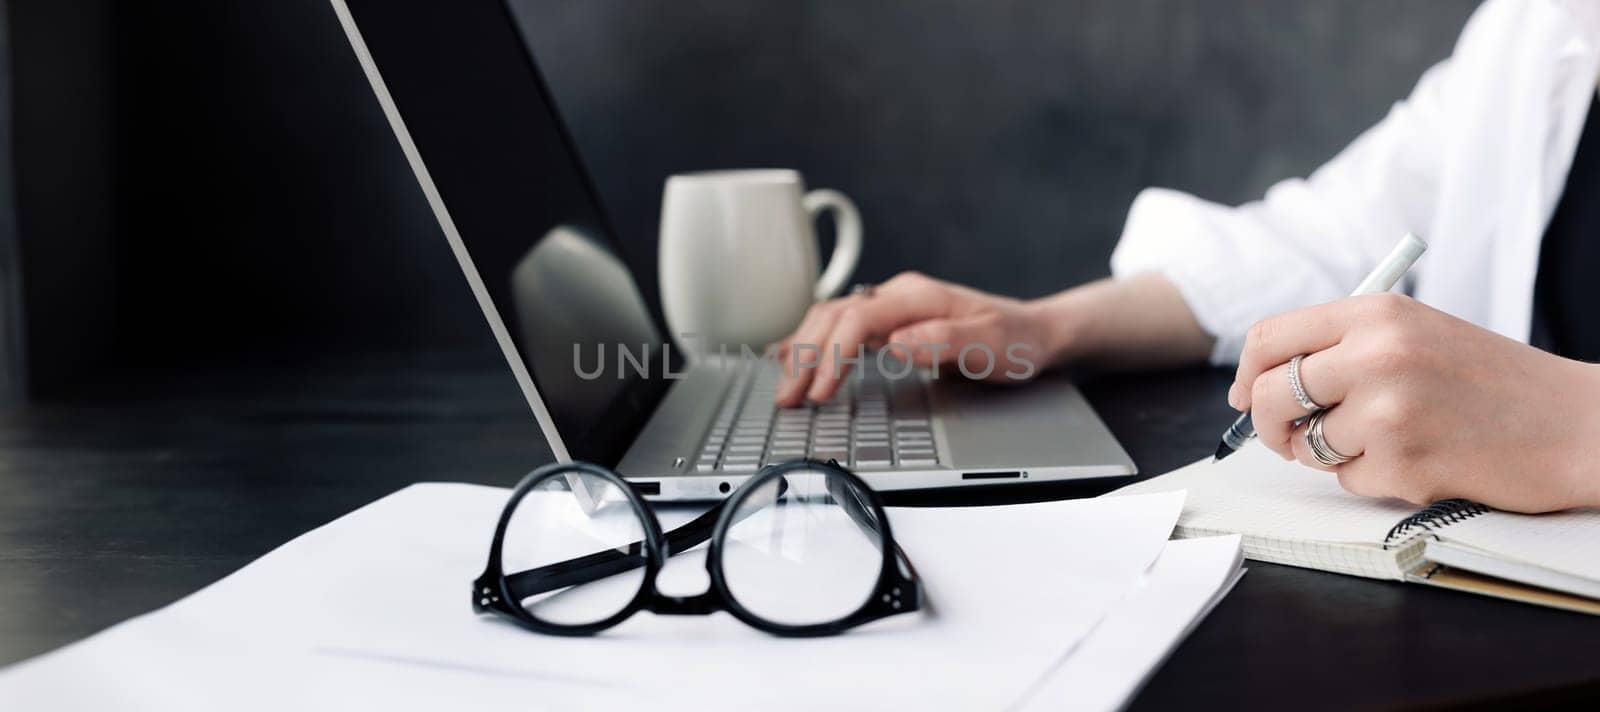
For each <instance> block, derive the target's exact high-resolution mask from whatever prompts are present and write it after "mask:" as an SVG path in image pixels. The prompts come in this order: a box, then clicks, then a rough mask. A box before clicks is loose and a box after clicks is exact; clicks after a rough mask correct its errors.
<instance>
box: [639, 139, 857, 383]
mask: <svg viewBox="0 0 1600 712" xmlns="http://www.w3.org/2000/svg"><path fill="white" fill-rule="evenodd" d="M823 211H831V212H832V213H833V219H834V224H835V225H836V226H837V230H836V232H837V233H838V240H837V244H836V245H835V246H834V248H833V257H832V258H830V259H829V260H828V268H827V269H826V270H823V271H822V272H821V275H820V277H819V276H818V261H819V259H818V254H817V253H818V249H817V234H816V230H815V229H814V227H813V222H814V221H815V220H816V217H817V215H818V214H819V213H821V212H823ZM660 250H661V254H660V261H659V262H660V271H661V308H662V311H663V312H665V315H666V318H667V326H668V328H670V329H671V330H672V337H673V340H674V341H676V342H677V343H678V346H679V347H680V348H682V349H683V350H684V351H685V352H687V353H689V354H691V355H697V354H702V353H716V352H718V351H719V350H721V349H723V348H726V349H728V352H729V353H730V354H737V353H738V349H739V347H740V346H748V347H750V348H751V349H754V350H756V351H757V352H759V351H760V350H761V349H762V348H763V347H764V346H766V345H767V344H768V343H771V342H773V341H776V340H777V339H780V338H782V337H784V336H786V335H788V334H789V332H790V331H792V330H793V329H794V328H795V327H796V326H798V325H799V324H800V319H801V318H802V317H803V316H805V313H806V309H808V308H810V306H811V305H812V304H814V303H816V302H819V301H822V300H824V299H828V298H830V297H833V296H836V295H838V294H839V293H840V292H841V291H843V290H844V287H845V284H846V283H847V282H848V281H849V280H850V275H851V274H852V273H854V272H855V269H856V263H857V262H858V261H859V260H860V259H861V215H860V213H858V212H857V211H856V206H855V204H854V203H852V202H850V199H849V198H847V197H845V196H844V194H843V193H840V192H838V191H834V190H813V191H810V192H806V190H805V185H804V182H803V181H802V180H801V178H800V174H799V173H798V172H796V171H792V170H782V169H773V170H738V171H711V172H705V173H687V174H682V175H675V176H672V177H671V178H668V179H667V185H666V188H665V190H664V192H663V195H662V199H661V247H660Z"/></svg>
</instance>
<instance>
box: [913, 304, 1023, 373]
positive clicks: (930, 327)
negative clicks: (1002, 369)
mask: <svg viewBox="0 0 1600 712" xmlns="http://www.w3.org/2000/svg"><path fill="white" fill-rule="evenodd" d="M998 341H1000V339H999V338H997V330H996V328H995V325H994V321H993V319H991V318H989V317H988V316H985V315H980V316H974V317H967V318H957V319H926V320H923V321H920V322H917V323H915V324H912V325H910V326H907V327H903V328H901V329H898V330H896V331H895V332H894V333H892V334H890V335H889V343H890V344H893V345H898V348H896V349H895V354H896V355H898V356H907V355H908V354H906V353H903V352H904V351H909V352H910V353H909V356H910V358H909V359H908V360H909V361H910V362H911V364H912V365H914V366H917V367H919V368H931V369H938V368H944V367H952V366H955V365H957V364H956V361H957V360H958V358H959V357H960V354H961V349H962V347H964V346H967V345H970V344H983V345H988V346H989V347H990V348H991V350H992V349H993V347H994V344H995V343H996V342H998ZM976 351H977V350H973V351H971V352H969V353H968V355H967V361H968V363H967V364H966V366H967V369H968V370H969V371H973V372H981V371H983V370H984V369H985V368H986V367H988V366H989V363H988V356H987V355H986V354H978V353H977V352H976ZM997 356H998V354H997ZM996 368H998V365H996Z"/></svg>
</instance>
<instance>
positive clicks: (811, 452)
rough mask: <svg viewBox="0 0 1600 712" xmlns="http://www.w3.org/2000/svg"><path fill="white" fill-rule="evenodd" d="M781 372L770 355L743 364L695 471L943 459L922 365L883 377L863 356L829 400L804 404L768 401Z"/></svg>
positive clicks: (907, 464) (900, 464)
mask: <svg viewBox="0 0 1600 712" xmlns="http://www.w3.org/2000/svg"><path fill="white" fill-rule="evenodd" d="M780 375H781V371H780V369H779V366H778V364H777V363H775V362H772V361H762V362H760V363H758V364H757V365H755V366H753V367H748V368H745V369H744V371H743V372H742V373H741V374H740V375H739V377H738V379H737V380H736V381H735V382H734V384H733V386H732V387H731V388H729V389H728V393H727V395H726V396H724V397H723V401H722V407H721V409H720V410H718V412H717V418H716V420H715V421H714V422H713V423H712V426H711V432H710V433H709V434H707V436H706V441H705V444H704V445H703V446H702V447H701V449H700V454H699V456H698V457H697V458H696V461H695V465H694V469H695V471H697V472H754V471H755V470H756V469H758V468H760V467H763V466H765V465H767V464H769V463H774V462H783V461H785V460H793V459H795V458H800V457H810V458H813V459H817V460H837V461H838V462H839V464H841V465H845V466H847V467H851V468H855V469H862V470H884V469H892V468H904V469H914V468H919V467H934V466H937V465H938V464H939V462H940V461H941V460H942V459H943V458H942V457H941V456H940V453H939V450H938V447H937V446H936V445H935V444H934V439H933V426H932V422H931V420H930V418H929V416H928V403H927V390H926V376H924V374H923V373H922V372H921V371H916V372H914V373H913V374H912V375H909V376H906V377H904V378H888V377H886V376H885V375H884V374H883V372H881V371H879V370H878V368H877V365H876V364H873V363H871V362H870V361H869V363H868V364H867V365H866V366H864V367H862V368H859V369H855V370H853V371H851V373H850V376H849V377H848V378H847V379H845V384H844V385H843V386H842V387H841V388H840V389H839V393H838V394H837V395H835V396H834V397H833V400H831V401H829V402H827V403H825V404H822V405H820V406H810V407H803V408H778V407H777V406H776V405H775V404H774V403H773V400H772V399H773V398H774V397H776V396H777V392H778V378H779V376H780Z"/></svg>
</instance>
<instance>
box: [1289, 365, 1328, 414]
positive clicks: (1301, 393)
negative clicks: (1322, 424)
mask: <svg viewBox="0 0 1600 712" xmlns="http://www.w3.org/2000/svg"><path fill="white" fill-rule="evenodd" d="M1305 357H1306V355H1305V354H1300V355H1299V356H1296V357H1294V358H1292V359H1289V390H1291V391H1294V399H1295V400H1297V401H1300V407H1302V408H1305V409H1306V410H1322V409H1323V408H1324V407H1325V406H1322V405H1318V404H1317V402H1316V401H1314V400H1311V396H1309V395H1306V386H1305V384H1303V383H1301V382H1300V361H1301V360H1303V359H1305Z"/></svg>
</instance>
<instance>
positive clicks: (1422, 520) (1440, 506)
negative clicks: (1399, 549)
mask: <svg viewBox="0 0 1600 712" xmlns="http://www.w3.org/2000/svg"><path fill="white" fill-rule="evenodd" d="M1492 511H1494V509H1493V508H1491V507H1486V506H1484V505H1481V504H1478V503H1477V502H1474V501H1472V500H1470V499H1441V500H1439V501H1437V502H1434V503H1433V504H1430V505H1428V506H1426V507H1423V508H1422V509H1419V510H1417V513H1416V514H1413V515H1411V516H1409V517H1406V518H1405V519H1402V520H1400V522H1399V523H1398V524H1396V525H1394V528H1392V529H1390V530H1389V533H1388V535H1386V536H1384V537H1383V548H1384V549H1389V548H1391V547H1395V546H1399V545H1400V544H1403V543H1405V542H1407V541H1410V540H1411V538H1412V537H1415V536H1419V535H1423V534H1431V533H1432V532H1433V531H1434V530H1436V529H1439V528H1441V527H1445V526H1448V525H1450V524H1455V523H1456V522H1460V521H1465V520H1467V519H1471V518H1473V517H1476V516H1478V515H1480V514H1488V513H1489V512H1492Z"/></svg>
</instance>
